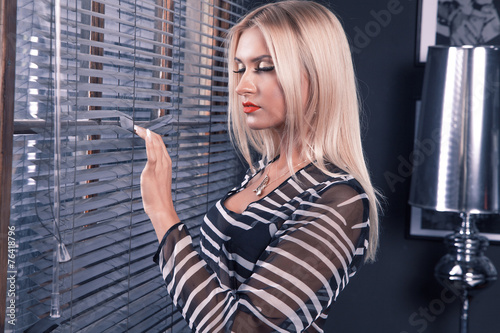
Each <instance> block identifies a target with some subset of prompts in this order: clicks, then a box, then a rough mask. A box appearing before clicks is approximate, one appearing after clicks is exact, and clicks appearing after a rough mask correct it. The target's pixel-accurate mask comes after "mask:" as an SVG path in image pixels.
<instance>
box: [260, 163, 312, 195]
mask: <svg viewBox="0 0 500 333" xmlns="http://www.w3.org/2000/svg"><path fill="white" fill-rule="evenodd" d="M306 161H307V160H303V161H302V162H300V163H299V164H297V165H294V166H293V169H295V168H296V167H298V166H299V165H301V164H302V163H304V162H306ZM289 172H290V170H286V171H285V172H284V173H282V174H281V175H280V176H279V177H276V179H275V180H273V181H271V182H269V172H268V173H267V174H266V176H265V177H264V179H263V180H262V182H261V183H260V184H259V186H257V188H256V189H255V190H253V191H254V192H255V195H256V196H258V197H259V196H260V195H261V194H262V191H264V189H265V188H266V187H268V186H269V185H271V184H272V183H274V182H275V181H277V180H278V179H280V178H281V177H283V176H284V175H286V174H287V173H289Z"/></svg>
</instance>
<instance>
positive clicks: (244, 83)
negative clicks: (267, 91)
mask: <svg viewBox="0 0 500 333" xmlns="http://www.w3.org/2000/svg"><path fill="white" fill-rule="evenodd" d="M249 74H250V73H248V72H245V73H244V74H243V76H242V77H241V79H240V82H238V85H237V86H236V93H237V94H238V95H240V96H244V95H249V94H254V93H255V92H256V91H257V87H256V86H255V83H254V81H253V79H252V77H251V75H249Z"/></svg>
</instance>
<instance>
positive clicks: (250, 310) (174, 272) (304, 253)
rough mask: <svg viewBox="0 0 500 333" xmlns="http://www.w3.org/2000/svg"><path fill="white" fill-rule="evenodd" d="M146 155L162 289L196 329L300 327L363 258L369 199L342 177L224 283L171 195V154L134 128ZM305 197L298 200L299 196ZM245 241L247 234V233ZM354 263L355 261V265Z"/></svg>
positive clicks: (146, 197) (311, 321) (144, 186)
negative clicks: (248, 268)
mask: <svg viewBox="0 0 500 333" xmlns="http://www.w3.org/2000/svg"><path fill="white" fill-rule="evenodd" d="M136 132H137V134H138V135H139V136H141V137H142V138H144V139H145V140H146V149H147V156H148V162H147V164H146V167H145V169H144V171H143V174H142V176H141V192H142V195H143V202H144V209H145V210H146V213H147V214H148V215H149V216H150V218H151V221H152V223H153V225H154V228H155V231H156V234H157V236H158V239H161V243H160V247H159V251H158V252H157V254H156V255H155V261H157V262H158V263H159V265H160V269H161V271H162V274H163V278H164V280H165V283H166V285H167V290H168V292H169V294H170V295H171V297H172V299H173V302H174V304H176V306H177V307H178V308H179V309H180V310H181V312H182V315H183V316H184V317H185V318H186V320H187V321H188V323H189V326H190V327H191V328H195V329H196V331H199V332H222V331H223V332H231V331H234V332H238V333H240V332H270V331H283V332H285V331H287V330H293V331H302V330H305V329H307V328H308V327H310V326H314V325H315V323H317V322H318V321H320V320H322V319H324V318H325V317H326V312H327V311H326V310H327V309H328V308H329V306H330V305H331V303H332V302H333V301H334V300H335V299H336V297H337V295H338V294H339V292H340V291H341V290H342V289H343V288H344V287H345V285H346V284H347V282H348V281H349V278H350V276H352V275H354V273H355V270H353V267H354V266H353V262H354V261H355V262H357V263H359V264H360V263H361V262H362V258H363V254H364V251H365V249H366V244H365V243H362V244H361V245H359V244H357V242H358V239H359V238H360V235H361V234H362V232H363V230H364V231H365V233H364V234H363V235H364V237H363V238H364V239H366V236H367V234H368V202H367V199H366V195H364V194H359V193H358V192H357V191H356V190H355V189H354V188H353V187H352V186H351V185H349V181H347V180H345V181H342V180H339V181H338V182H335V183H331V184H329V185H328V186H326V187H325V188H323V189H322V190H321V193H316V192H314V191H312V192H311V195H310V196H308V198H307V199H297V201H296V202H295V204H296V207H295V208H294V212H293V214H291V216H290V217H289V219H288V220H287V221H285V222H284V223H283V224H282V225H281V228H280V229H279V230H278V231H277V232H276V234H275V235H274V237H273V239H272V240H271V242H270V244H269V246H267V248H266V249H265V251H264V252H263V253H262V255H261V257H260V258H259V260H258V261H257V263H256V265H255V268H254V270H253V273H252V275H251V276H250V277H249V278H248V279H247V280H246V281H245V282H244V283H243V284H241V285H240V287H239V288H238V289H237V290H232V289H230V288H227V287H225V286H224V285H223V284H222V283H221V282H220V280H219V278H218V277H217V275H216V274H215V273H214V272H213V271H212V270H211V269H210V268H209V267H208V266H207V264H206V262H205V261H204V260H203V259H202V258H201V257H200V256H199V255H198V252H197V251H196V250H195V249H194V247H193V244H192V239H191V236H190V235H189V232H188V231H187V228H186V227H185V226H184V225H183V224H182V223H179V218H178V217H177V214H176V213H175V210H174V206H173V203H172V197H171V160H170V157H169V156H168V153H167V150H166V148H165V145H164V143H163V140H162V139H161V137H160V136H159V135H156V134H154V133H151V132H149V133H148V132H147V131H146V130H144V129H142V128H137V129H136ZM300 200H303V201H300ZM248 241H249V242H251V241H252V240H251V239H249V240H248ZM354 269H355V268H354Z"/></svg>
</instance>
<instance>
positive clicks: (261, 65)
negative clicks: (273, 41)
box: [255, 62, 274, 72]
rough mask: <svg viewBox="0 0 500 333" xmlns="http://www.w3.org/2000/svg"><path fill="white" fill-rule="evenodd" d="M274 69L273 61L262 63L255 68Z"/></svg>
mask: <svg viewBox="0 0 500 333" xmlns="http://www.w3.org/2000/svg"><path fill="white" fill-rule="evenodd" d="M273 69H274V65H273V64H271V63H265V62H264V63H260V64H259V66H258V67H257V68H256V69H255V70H256V71H257V72H269V71H272V70H273Z"/></svg>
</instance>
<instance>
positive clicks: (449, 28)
mask: <svg viewBox="0 0 500 333" xmlns="http://www.w3.org/2000/svg"><path fill="white" fill-rule="evenodd" d="M418 8H419V10H418V11H419V16H418V27H417V48H416V49H417V54H416V60H417V63H418V64H423V63H425V62H426V60H427V49H428V48H429V46H432V45H486V44H487V45H497V44H500V0H419V6H418Z"/></svg>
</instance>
